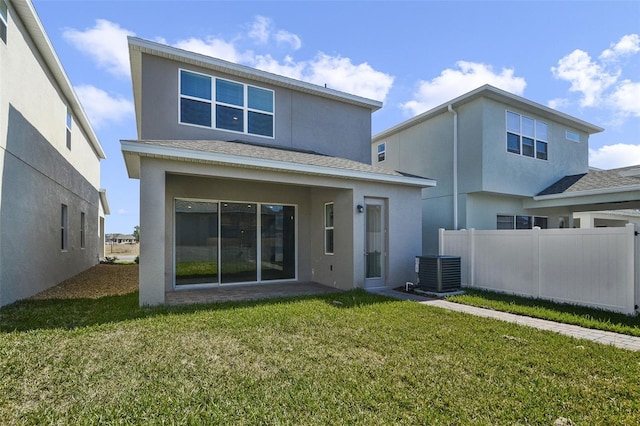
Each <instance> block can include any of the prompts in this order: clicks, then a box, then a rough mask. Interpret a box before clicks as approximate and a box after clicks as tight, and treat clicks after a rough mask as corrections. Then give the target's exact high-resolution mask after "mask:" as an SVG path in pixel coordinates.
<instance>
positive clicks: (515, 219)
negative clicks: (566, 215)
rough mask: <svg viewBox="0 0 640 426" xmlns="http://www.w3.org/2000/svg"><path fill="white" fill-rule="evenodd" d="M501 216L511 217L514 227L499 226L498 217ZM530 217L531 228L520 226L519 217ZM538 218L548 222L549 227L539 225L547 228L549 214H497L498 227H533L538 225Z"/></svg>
mask: <svg viewBox="0 0 640 426" xmlns="http://www.w3.org/2000/svg"><path fill="white" fill-rule="evenodd" d="M500 217H505V218H511V224H512V227H511V228H498V218H500ZM525 217H526V218H528V220H529V223H531V228H518V218H525ZM538 219H544V220H546V222H547V227H546V228H542V227H539V228H541V229H547V228H548V227H549V218H548V217H547V216H533V215H526V214H516V215H514V214H498V215H496V229H503V230H506V229H518V230H519V229H533V228H534V227H535V226H536V220H538Z"/></svg>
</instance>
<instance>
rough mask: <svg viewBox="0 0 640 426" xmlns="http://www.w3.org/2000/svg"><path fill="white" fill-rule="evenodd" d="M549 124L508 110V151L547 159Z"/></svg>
mask: <svg viewBox="0 0 640 426" xmlns="http://www.w3.org/2000/svg"><path fill="white" fill-rule="evenodd" d="M548 142H549V139H548V126H547V124H546V123H543V122H542V121H538V120H534V119H533V118H529V117H526V116H524V115H520V114H516V113H515V112H511V111H507V151H508V152H512V153H514V154H520V155H524V156H526V157H535V158H538V159H540V160H546V159H547V157H548V154H547V144H548Z"/></svg>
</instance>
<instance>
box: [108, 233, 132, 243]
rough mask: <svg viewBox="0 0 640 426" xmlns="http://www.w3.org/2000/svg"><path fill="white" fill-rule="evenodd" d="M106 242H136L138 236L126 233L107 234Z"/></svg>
mask: <svg viewBox="0 0 640 426" xmlns="http://www.w3.org/2000/svg"><path fill="white" fill-rule="evenodd" d="M106 242H107V243H108V244H134V243H135V242H136V237H134V236H133V235H125V234H107V237H106Z"/></svg>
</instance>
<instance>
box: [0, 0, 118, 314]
mask: <svg viewBox="0 0 640 426" xmlns="http://www.w3.org/2000/svg"><path fill="white" fill-rule="evenodd" d="M104 158H105V154H104V152H103V150H102V147H101V146H100V143H99V141H98V139H97V137H96V135H95V133H94V131H93V129H92V128H91V125H90V124H89V121H88V119H87V117H86V115H85V113H84V111H83V109H82V107H81V105H80V102H79V101H78V98H77V96H76V94H75V92H74V90H73V88H72V86H71V83H70V82H69V79H68V77H67V75H66V74H65V72H64V69H63V68H62V65H61V64H60V61H59V59H58V57H57V55H56V53H55V51H54V50H53V47H52V45H51V42H50V41H49V39H48V37H47V35H46V33H45V31H44V28H43V27H42V24H41V22H40V20H39V19H38V16H37V14H36V11H35V9H34V7H33V4H32V3H31V2H30V1H29V0H0V306H2V305H6V304H8V303H11V302H13V301H15V300H18V299H22V298H26V297H29V296H32V295H34V294H36V293H38V292H40V291H42V290H45V289H46V288H48V287H51V286H53V285H55V284H57V283H59V282H61V281H63V280H65V279H66V278H69V277H71V276H73V275H76V274H78V273H79V272H82V271H83V270H85V269H87V268H89V267H91V266H93V265H95V264H97V263H98V260H99V257H100V256H101V255H103V252H104V237H103V235H104V215H105V214H108V213H109V212H108V206H107V204H106V195H105V192H104V190H100V189H99V188H100V160H101V159H104Z"/></svg>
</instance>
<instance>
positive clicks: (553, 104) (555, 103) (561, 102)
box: [547, 98, 569, 109]
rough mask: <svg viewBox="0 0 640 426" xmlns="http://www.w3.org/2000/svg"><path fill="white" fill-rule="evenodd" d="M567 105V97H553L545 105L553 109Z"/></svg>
mask: <svg viewBox="0 0 640 426" xmlns="http://www.w3.org/2000/svg"><path fill="white" fill-rule="evenodd" d="M567 105H569V99H567V98H555V99H551V100H550V101H549V102H547V106H548V107H549V108H553V109H562V108H564V107H566V106H567Z"/></svg>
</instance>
